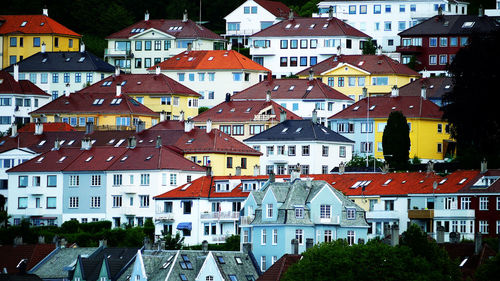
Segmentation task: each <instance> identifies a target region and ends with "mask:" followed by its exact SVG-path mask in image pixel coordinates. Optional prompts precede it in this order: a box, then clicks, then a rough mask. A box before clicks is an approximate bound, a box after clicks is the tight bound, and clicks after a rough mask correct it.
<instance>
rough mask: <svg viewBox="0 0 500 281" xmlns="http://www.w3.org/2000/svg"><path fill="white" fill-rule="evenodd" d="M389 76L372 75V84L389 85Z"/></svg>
mask: <svg viewBox="0 0 500 281" xmlns="http://www.w3.org/2000/svg"><path fill="white" fill-rule="evenodd" d="M388 84H389V78H388V77H372V85H374V86H380V85H388Z"/></svg>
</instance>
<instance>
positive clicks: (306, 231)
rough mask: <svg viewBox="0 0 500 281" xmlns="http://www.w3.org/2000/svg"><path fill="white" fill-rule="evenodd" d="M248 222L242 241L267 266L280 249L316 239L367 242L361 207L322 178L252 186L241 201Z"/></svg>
mask: <svg viewBox="0 0 500 281" xmlns="http://www.w3.org/2000/svg"><path fill="white" fill-rule="evenodd" d="M243 209H244V216H250V219H249V223H248V224H242V226H241V232H242V236H241V242H242V243H250V244H251V246H252V252H253V254H254V255H255V258H256V260H257V262H258V263H259V265H260V270H261V271H263V272H264V271H266V270H267V269H268V268H269V267H270V266H271V265H272V264H274V263H275V262H276V261H277V260H278V258H280V257H281V256H283V255H284V254H300V253H302V252H304V251H305V250H306V249H307V248H309V247H312V245H313V244H315V243H320V242H329V241H333V240H337V239H346V240H347V242H348V243H349V244H350V245H352V244H355V243H360V242H361V241H367V230H368V224H367V223H366V219H365V211H364V210H363V209H361V207H359V206H358V205H356V204H355V203H354V202H353V201H351V200H350V199H348V198H347V197H346V196H345V195H343V194H342V192H340V191H338V190H337V189H335V188H333V187H332V186H331V185H329V184H328V183H327V182H325V181H316V180H311V179H300V178H296V175H292V178H290V180H289V181H287V182H273V181H272V180H271V182H270V183H269V184H267V185H265V186H264V187H263V188H262V189H261V190H260V191H252V192H251V193H250V195H249V196H248V198H247V200H246V201H245V203H244V205H243Z"/></svg>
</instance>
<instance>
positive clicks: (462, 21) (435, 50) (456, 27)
mask: <svg viewBox="0 0 500 281" xmlns="http://www.w3.org/2000/svg"><path fill="white" fill-rule="evenodd" d="M498 29H499V27H498V24H497V22H496V20H495V18H490V17H488V16H472V15H437V16H434V17H432V18H430V19H428V20H426V21H424V22H422V23H421V24H419V25H416V26H414V27H412V28H409V29H407V30H405V31H402V32H400V33H399V36H400V37H401V44H400V46H399V47H398V48H397V52H398V53H400V54H401V62H402V63H404V64H407V63H409V62H410V60H411V59H412V57H414V58H415V60H416V69H417V70H418V71H420V72H421V73H422V75H423V77H428V76H434V75H440V74H446V73H447V71H446V69H447V66H448V65H449V64H450V63H451V62H452V61H453V58H455V55H456V54H457V52H458V51H459V50H460V48H462V47H464V46H466V45H467V42H468V40H469V37H470V36H472V35H473V34H486V33H489V32H492V31H495V30H498Z"/></svg>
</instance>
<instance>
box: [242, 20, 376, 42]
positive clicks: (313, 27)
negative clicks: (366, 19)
mask: <svg viewBox="0 0 500 281" xmlns="http://www.w3.org/2000/svg"><path fill="white" fill-rule="evenodd" d="M290 36H308V37H309V36H349V37H364V38H370V36H369V35H367V34H365V33H363V32H361V31H359V30H357V29H356V28H354V27H352V26H350V25H348V24H347V23H345V22H343V21H341V20H339V19H337V18H331V19H328V18H293V19H291V20H290V19H286V20H284V21H281V22H279V23H276V24H274V25H272V26H270V27H268V28H266V29H264V30H261V31H259V32H257V33H255V34H254V35H252V36H251V37H252V38H255V37H290Z"/></svg>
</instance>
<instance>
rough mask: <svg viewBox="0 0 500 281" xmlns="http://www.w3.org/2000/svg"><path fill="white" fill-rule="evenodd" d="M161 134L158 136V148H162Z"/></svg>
mask: <svg viewBox="0 0 500 281" xmlns="http://www.w3.org/2000/svg"><path fill="white" fill-rule="evenodd" d="M161 145H162V144H161V136H157V137H156V148H160V147H161Z"/></svg>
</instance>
